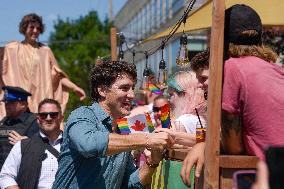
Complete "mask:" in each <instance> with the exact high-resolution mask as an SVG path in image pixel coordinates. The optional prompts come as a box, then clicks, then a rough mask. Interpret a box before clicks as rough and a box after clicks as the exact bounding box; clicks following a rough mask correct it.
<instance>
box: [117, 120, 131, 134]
mask: <svg viewBox="0 0 284 189" xmlns="http://www.w3.org/2000/svg"><path fill="white" fill-rule="evenodd" d="M116 123H117V126H118V129H119V131H120V133H121V134H123V135H127V134H129V133H130V129H129V127H128V121H127V118H121V119H117V120H116Z"/></svg>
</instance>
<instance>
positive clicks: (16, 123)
mask: <svg viewBox="0 0 284 189" xmlns="http://www.w3.org/2000/svg"><path fill="white" fill-rule="evenodd" d="M2 90H4V98H3V100H2V101H3V102H4V103H5V109H6V117H4V118H3V119H2V120H1V121H0V169H1V168H2V165H3V164H4V162H5V159H6V157H7V156H8V154H9V152H10V150H11V148H12V147H13V145H14V144H15V143H16V142H17V141H19V140H22V139H24V138H27V137H31V136H32V135H33V134H35V133H37V132H38V131H39V126H38V123H37V118H36V115H35V114H33V113H31V112H30V111H29V108H28V101H27V99H28V96H31V93H29V92H27V91H25V90H24V89H22V88H20V87H12V86H4V87H2Z"/></svg>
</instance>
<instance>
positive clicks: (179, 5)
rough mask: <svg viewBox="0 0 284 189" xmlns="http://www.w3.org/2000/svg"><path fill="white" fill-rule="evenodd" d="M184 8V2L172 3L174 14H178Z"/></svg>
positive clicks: (179, 0)
mask: <svg viewBox="0 0 284 189" xmlns="http://www.w3.org/2000/svg"><path fill="white" fill-rule="evenodd" d="M183 6H184V0H173V1H172V11H173V14H175V13H176V12H178V11H179V10H180V9H181V8H182V7H183Z"/></svg>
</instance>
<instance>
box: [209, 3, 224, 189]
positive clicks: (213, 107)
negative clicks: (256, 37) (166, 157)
mask: <svg viewBox="0 0 284 189" xmlns="http://www.w3.org/2000/svg"><path fill="white" fill-rule="evenodd" d="M212 10H213V13H212V15H213V16H212V29H211V41H210V59H209V61H210V64H209V65H210V66H209V69H210V71H209V75H210V80H209V88H208V127H207V131H206V132H207V134H206V135H207V136H206V148H205V167H204V188H206V189H207V188H210V189H218V188H219V155H220V126H221V95H222V71H223V46H224V45H223V41H224V12H225V2H224V0H213V8H212Z"/></svg>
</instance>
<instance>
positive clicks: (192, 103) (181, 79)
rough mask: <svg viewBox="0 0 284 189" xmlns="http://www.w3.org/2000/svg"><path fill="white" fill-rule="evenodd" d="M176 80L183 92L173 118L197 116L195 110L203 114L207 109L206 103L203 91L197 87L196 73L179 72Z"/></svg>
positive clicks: (173, 112) (175, 77)
mask: <svg viewBox="0 0 284 189" xmlns="http://www.w3.org/2000/svg"><path fill="white" fill-rule="evenodd" d="M174 79H175V81H176V83H177V84H178V85H179V86H180V88H181V89H182V90H183V92H182V93H181V94H179V100H178V101H177V103H176V104H175V105H174V106H175V108H174V109H173V111H172V114H173V116H174V117H179V116H181V115H183V114H195V110H194V109H195V108H197V110H198V112H200V113H201V114H203V113H204V111H205V109H206V101H205V99H204V93H203V90H202V89H201V88H198V87H197V85H198V80H197V79H196V75H195V72H193V71H181V72H177V73H176V74H175V76H174Z"/></svg>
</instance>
